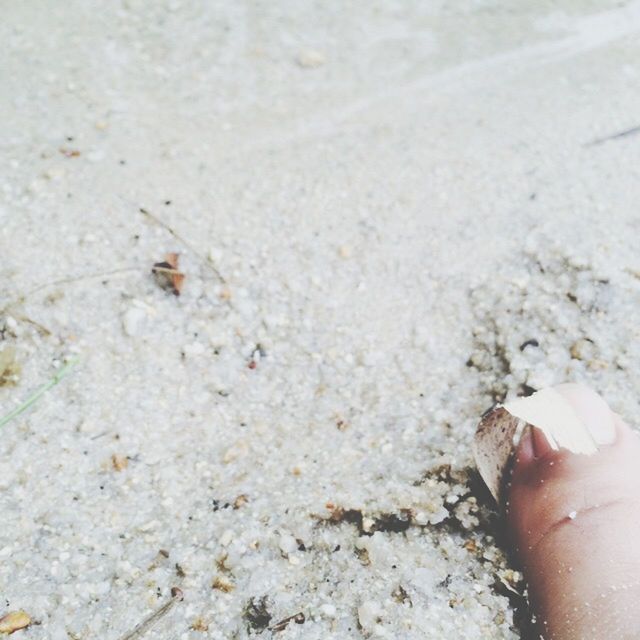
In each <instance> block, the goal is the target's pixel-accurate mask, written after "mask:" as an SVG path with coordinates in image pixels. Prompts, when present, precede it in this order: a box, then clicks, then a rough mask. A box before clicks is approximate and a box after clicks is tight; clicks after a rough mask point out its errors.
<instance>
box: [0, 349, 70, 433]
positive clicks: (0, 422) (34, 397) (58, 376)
mask: <svg viewBox="0 0 640 640" xmlns="http://www.w3.org/2000/svg"><path fill="white" fill-rule="evenodd" d="M77 362H78V358H73V359H72V360H69V362H67V363H66V364H65V365H63V366H62V367H60V369H58V371H56V373H55V375H54V376H53V378H51V380H49V382H45V384H43V385H42V386H41V387H39V388H38V389H36V390H35V391H34V392H33V393H32V394H31V395H30V396H29V397H28V398H27V399H26V400H25V401H24V402H23V403H22V404H21V405H20V406H18V407H16V408H15V409H14V410H13V411H11V412H10V413H8V414H7V415H6V416H4V418H1V419H0V428H1V427H4V425H5V424H7V422H11V420H13V419H14V418H17V417H18V416H19V415H20V414H21V413H24V412H25V411H26V410H27V409H28V408H29V407H30V406H31V405H32V404H34V403H35V402H37V401H38V400H39V399H40V398H41V397H42V396H43V395H44V394H45V393H46V392H47V391H49V389H51V388H52V387H55V386H56V385H57V384H58V382H60V380H62V379H63V378H64V377H65V376H66V375H67V374H68V373H69V371H71V369H72V368H73V367H74V366H75V364H76V363H77Z"/></svg>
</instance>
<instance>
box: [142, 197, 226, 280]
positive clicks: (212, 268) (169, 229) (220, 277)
mask: <svg viewBox="0 0 640 640" xmlns="http://www.w3.org/2000/svg"><path fill="white" fill-rule="evenodd" d="M138 211H140V213H141V214H142V215H143V216H146V217H147V218H149V220H151V221H152V222H154V223H155V224H157V225H158V226H159V227H162V228H163V229H164V230H165V231H167V232H168V233H170V234H171V235H172V236H173V237H174V238H175V239H176V240H177V241H178V242H180V243H181V244H183V245H184V246H185V247H186V248H187V249H189V251H191V253H193V254H194V255H195V256H196V257H197V258H198V259H199V260H200V261H201V262H202V264H204V265H205V266H206V267H207V268H208V269H209V270H210V271H211V272H212V273H213V274H214V275H215V276H216V278H218V280H220V282H222V284H227V281H226V280H225V278H224V276H223V275H222V274H221V273H220V271H218V269H216V267H215V266H214V265H213V264H211V261H210V260H207V258H205V257H204V256H203V255H201V254H200V253H199V252H198V250H197V249H195V247H194V246H193V245H192V244H191V243H190V242H187V240H185V239H184V237H183V236H181V235H180V234H179V233H178V232H177V231H176V230H175V229H174V228H173V227H171V226H170V225H168V224H167V223H166V222H165V221H164V220H161V219H160V218H158V216H156V215H155V214H153V213H151V211H149V210H148V209H145V208H144V207H139V208H138Z"/></svg>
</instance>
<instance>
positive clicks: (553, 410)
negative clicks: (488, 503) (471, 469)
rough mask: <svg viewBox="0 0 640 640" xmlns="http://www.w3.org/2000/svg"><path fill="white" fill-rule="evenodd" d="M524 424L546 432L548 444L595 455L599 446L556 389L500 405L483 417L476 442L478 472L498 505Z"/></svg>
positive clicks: (558, 448)
mask: <svg viewBox="0 0 640 640" xmlns="http://www.w3.org/2000/svg"><path fill="white" fill-rule="evenodd" d="M525 425H531V426H532V427H536V428H537V429H540V431H542V432H543V433H544V436H545V438H546V439H547V442H548V443H549V446H550V447H551V448H552V449H555V450H556V451H558V450H560V449H565V450H567V451H571V452H573V453H576V454H582V455H592V454H594V453H595V452H596V451H597V450H598V448H597V446H596V443H595V441H594V439H593V436H592V435H591V433H590V432H589V429H588V428H587V426H586V425H585V424H584V423H583V421H582V419H581V418H580V416H579V415H578V414H577V413H576V412H575V410H574V408H573V406H572V405H571V403H570V402H569V401H568V400H567V398H566V397H565V396H563V395H562V394H561V393H559V392H558V390H557V389H555V388H552V387H551V388H548V389H541V390H540V391H536V392H535V393H534V394H532V395H530V396H528V397H526V398H517V399H515V400H513V401H511V402H507V403H506V404H504V405H498V406H496V407H495V408H494V409H492V410H491V411H489V412H487V413H486V414H485V415H484V416H483V417H482V420H480V424H479V425H478V429H477V431H476V436H475V439H474V441H473V455H474V457H475V460H476V465H477V467H478V471H479V472H480V475H481V476H482V479H483V480H484V481H485V483H486V485H487V487H488V488H489V491H491V494H492V495H493V497H494V498H495V499H496V501H497V502H498V504H502V502H503V501H504V496H503V491H504V484H505V478H506V476H507V472H508V471H509V466H510V464H511V457H512V455H513V451H514V450H515V448H516V446H517V444H518V440H519V438H520V435H521V433H522V430H523V429H524V427H525Z"/></svg>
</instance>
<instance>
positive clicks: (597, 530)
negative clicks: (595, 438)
mask: <svg viewBox="0 0 640 640" xmlns="http://www.w3.org/2000/svg"><path fill="white" fill-rule="evenodd" d="M507 521H508V525H509V529H510V532H511V534H512V536H513V540H514V547H515V548H516V551H517V554H518V557H519V559H520V561H521V563H522V567H523V569H524V571H525V575H526V577H527V580H528V583H529V589H530V594H531V599H532V603H533V605H534V608H535V609H537V611H538V612H539V613H540V616H539V618H540V625H539V626H540V632H541V635H542V636H543V637H544V638H547V639H549V640H552V639H555V638H557V639H558V640H570V639H572V638H583V639H586V638H594V639H599V638H605V637H617V638H625V637H628V638H640V614H636V616H635V618H634V619H633V620H631V621H630V622H629V623H628V625H627V623H626V622H625V616H624V615H622V614H621V612H620V609H621V607H622V608H624V607H626V603H627V601H628V604H629V605H630V604H631V602H632V601H633V602H635V601H637V599H638V597H640V551H639V552H634V551H631V552H630V543H632V542H635V540H638V539H640V439H639V438H638V437H637V436H636V434H635V433H634V432H632V431H631V430H630V429H629V427H627V426H626V425H624V424H623V423H622V422H621V421H620V420H619V419H618V418H616V441H615V443H614V444H612V445H607V446H603V447H601V449H600V450H599V451H598V452H597V453H596V454H594V455H592V456H585V455H576V454H573V453H570V452H567V451H553V450H551V449H550V448H545V449H543V452H542V455H540V456H538V457H536V458H533V459H532V457H531V455H530V452H529V454H528V455H524V456H523V460H522V461H519V460H518V458H516V462H515V464H514V468H513V474H512V478H511V488H510V493H509V507H508V510H507ZM634 581H636V582H638V584H634ZM625 625H627V626H628V628H625ZM614 628H615V631H613V633H615V634H616V635H608V634H610V633H612V629H614Z"/></svg>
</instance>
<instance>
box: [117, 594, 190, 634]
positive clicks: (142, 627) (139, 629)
mask: <svg viewBox="0 0 640 640" xmlns="http://www.w3.org/2000/svg"><path fill="white" fill-rule="evenodd" d="M182 598H183V593H182V590H181V589H179V588H178V587H173V589H171V599H170V600H167V602H165V603H164V604H163V605H162V606H161V607H160V608H158V609H156V610H155V611H154V612H153V613H151V614H150V615H148V616H147V617H146V618H145V619H144V620H142V622H139V623H138V624H137V625H136V626H135V627H134V628H133V629H132V630H131V631H129V632H128V633H125V634H124V635H123V636H122V638H120V640H136V638H141V637H142V636H143V635H144V634H145V633H146V632H147V631H149V629H151V627H153V626H154V625H155V624H156V623H157V622H158V621H159V620H160V619H161V618H162V617H164V616H166V615H167V613H169V611H171V609H172V608H173V606H174V605H175V603H176V602H180V601H181V600H182Z"/></svg>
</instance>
